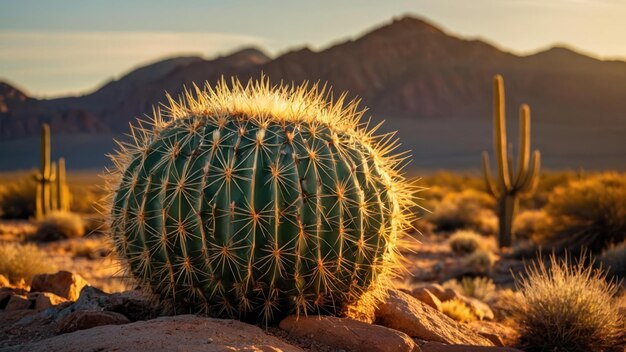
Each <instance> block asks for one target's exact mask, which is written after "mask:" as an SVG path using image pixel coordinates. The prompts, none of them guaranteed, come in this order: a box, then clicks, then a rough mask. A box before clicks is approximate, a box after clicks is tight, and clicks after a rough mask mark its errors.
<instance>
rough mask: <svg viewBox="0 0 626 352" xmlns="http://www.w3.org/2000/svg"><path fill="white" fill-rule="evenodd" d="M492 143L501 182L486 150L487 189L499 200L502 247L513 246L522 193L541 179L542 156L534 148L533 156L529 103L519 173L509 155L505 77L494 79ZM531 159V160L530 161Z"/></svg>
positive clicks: (522, 125)
mask: <svg viewBox="0 0 626 352" xmlns="http://www.w3.org/2000/svg"><path fill="white" fill-rule="evenodd" d="M493 89H494V98H493V105H494V106H493V109H494V111H493V144H494V153H495V157H496V162H497V166H498V181H497V182H496V181H495V180H494V177H493V176H492V172H491V167H490V163H489V154H488V153H487V152H486V151H483V171H484V174H485V182H486V185H487V190H488V191H489V192H490V193H491V194H492V195H493V196H494V197H495V198H496V199H497V201H498V218H499V220H500V221H499V234H498V240H499V245H500V247H508V246H511V243H512V235H511V227H512V225H513V219H514V217H515V213H516V211H517V208H518V206H519V198H520V196H524V195H527V194H529V193H531V192H533V190H534V188H535V186H536V184H537V179H538V174H539V167H540V163H541V158H540V157H541V155H540V153H539V151H538V150H535V151H534V152H533V154H532V158H531V156H530V108H529V107H528V105H526V104H522V106H521V107H520V140H519V150H518V153H519V159H518V166H517V170H516V171H517V172H514V171H513V163H512V161H511V157H510V156H509V154H508V151H507V148H508V145H507V142H506V118H505V109H504V83H503V79H502V76H500V75H496V76H495V77H494V80H493ZM531 159H532V160H531Z"/></svg>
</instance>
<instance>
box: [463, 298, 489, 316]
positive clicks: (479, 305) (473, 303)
mask: <svg viewBox="0 0 626 352" xmlns="http://www.w3.org/2000/svg"><path fill="white" fill-rule="evenodd" d="M457 298H458V299H459V300H460V301H462V302H463V303H465V304H466V305H467V306H468V307H470V309H471V310H472V313H474V315H475V316H476V317H478V319H480V320H493V318H494V314H493V311H492V310H491V307H489V305H487V304H486V303H484V302H482V301H480V300H478V299H476V298H473V297H466V296H462V295H459V297H457Z"/></svg>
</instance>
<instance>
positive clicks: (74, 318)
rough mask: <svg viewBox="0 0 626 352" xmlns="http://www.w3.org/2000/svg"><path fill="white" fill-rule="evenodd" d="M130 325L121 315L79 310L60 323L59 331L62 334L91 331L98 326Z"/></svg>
mask: <svg viewBox="0 0 626 352" xmlns="http://www.w3.org/2000/svg"><path fill="white" fill-rule="evenodd" d="M128 323H130V320H128V318H126V317H125V316H124V315H122V314H120V313H115V312H101V311H91V310H79V311H76V312H74V313H72V314H70V315H68V316H66V317H65V318H63V319H61V321H60V322H59V330H60V332H61V333H68V332H72V331H77V330H85V329H91V328H94V327H96V326H102V325H122V324H128Z"/></svg>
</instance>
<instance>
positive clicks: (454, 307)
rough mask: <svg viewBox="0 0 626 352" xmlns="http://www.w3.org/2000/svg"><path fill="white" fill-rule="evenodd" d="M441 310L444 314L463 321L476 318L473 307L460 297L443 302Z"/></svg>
mask: <svg viewBox="0 0 626 352" xmlns="http://www.w3.org/2000/svg"><path fill="white" fill-rule="evenodd" d="M441 311H442V312H443V314H445V315H447V316H449V317H450V318H452V319H454V320H456V321H460V322H462V323H467V322H470V321H474V320H476V316H475V315H474V313H473V312H472V309H471V308H470V307H469V306H468V305H467V304H465V302H463V301H461V300H460V299H458V298H455V299H451V300H449V301H445V302H441Z"/></svg>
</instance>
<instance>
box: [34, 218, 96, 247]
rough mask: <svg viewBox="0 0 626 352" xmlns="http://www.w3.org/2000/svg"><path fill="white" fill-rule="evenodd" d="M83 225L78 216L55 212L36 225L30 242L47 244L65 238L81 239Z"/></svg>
mask: <svg viewBox="0 0 626 352" xmlns="http://www.w3.org/2000/svg"><path fill="white" fill-rule="evenodd" d="M84 234H85V225H84V223H83V219H82V218H81V217H80V215H78V214H75V213H70V212H65V211H55V212H52V213H50V214H48V215H46V217H45V218H43V219H41V220H40V221H39V222H38V224H37V231H36V232H35V233H34V234H33V235H32V236H31V238H30V240H33V241H41V242H49V241H56V240H61V239H67V238H77V237H82V236H83V235H84Z"/></svg>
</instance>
